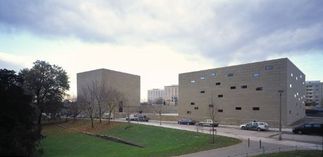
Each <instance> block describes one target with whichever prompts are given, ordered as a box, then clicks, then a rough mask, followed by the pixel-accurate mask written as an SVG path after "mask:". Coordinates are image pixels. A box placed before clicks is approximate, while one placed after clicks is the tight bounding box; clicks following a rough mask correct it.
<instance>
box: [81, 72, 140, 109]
mask: <svg viewBox="0 0 323 157" xmlns="http://www.w3.org/2000/svg"><path fill="white" fill-rule="evenodd" d="M93 83H97V84H98V85H104V87H105V88H106V89H114V90H117V91H118V92H120V93H121V94H122V95H123V96H124V98H125V101H124V102H120V104H119V106H118V109H117V110H119V111H120V112H126V111H127V110H132V109H133V110H137V109H138V107H139V106H140V76H138V75H133V74H128V73H123V72H118V71H113V70H108V69H97V70H92V71H86V72H81V73H77V95H78V96H80V95H82V94H83V93H84V91H85V90H88V87H91V86H92V84H93Z"/></svg>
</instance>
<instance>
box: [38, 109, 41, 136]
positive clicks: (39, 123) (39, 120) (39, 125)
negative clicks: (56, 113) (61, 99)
mask: <svg viewBox="0 0 323 157" xmlns="http://www.w3.org/2000/svg"><path fill="white" fill-rule="evenodd" d="M41 116H42V112H41V111H40V113H39V115H38V132H39V135H41V129H42V128H41Z"/></svg>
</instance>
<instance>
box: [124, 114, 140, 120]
mask: <svg viewBox="0 0 323 157" xmlns="http://www.w3.org/2000/svg"><path fill="white" fill-rule="evenodd" d="M137 119H138V114H130V115H129V117H128V116H127V117H126V120H130V121H132V120H137Z"/></svg>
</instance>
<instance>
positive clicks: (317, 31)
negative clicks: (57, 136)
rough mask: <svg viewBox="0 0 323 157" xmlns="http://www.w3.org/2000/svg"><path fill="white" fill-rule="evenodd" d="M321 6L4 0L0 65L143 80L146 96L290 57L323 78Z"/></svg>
mask: <svg viewBox="0 0 323 157" xmlns="http://www.w3.org/2000/svg"><path fill="white" fill-rule="evenodd" d="M322 8H323V1H322V0H297V1H295V0H283V1H281V0H271V1H268V0H235V1H229V0H212V1H211V0H203V1H197V0H153V1H152V0H140V1H137V0H118V1H115V0H91V1H83V0H68V1H66V0H46V1H43V0H30V1H23V0H1V1H0V68H1V69H3V68H6V69H12V70H16V71H19V70H20V69H22V68H31V67H32V65H33V62H34V61H36V60H45V61H47V62H49V63H50V64H56V65H59V66H61V67H62V68H63V69H65V70H66V71H67V73H68V76H69V80H70V86H71V89H70V91H68V93H69V94H70V95H72V96H76V94H77V93H76V73H78V72H83V71H88V70H93V69H99V68H106V69H111V70H117V71H122V72H126V73H131V74H136V75H140V77H141V100H142V101H144V100H146V99H147V90H148V89H152V88H163V87H164V86H167V85H173V84H178V74H179V73H184V72H190V71H196V70H203V69H209V68H217V67H223V66H228V65H237V64H243V63H250V62H256V61H263V60H269V59H276V58H286V57H287V58H289V59H290V60H291V61H292V62H293V63H294V64H295V65H296V66H297V67H298V68H299V69H300V70H302V71H303V72H304V73H305V75H306V80H321V81H323V72H322V71H321V70H320V68H322V67H323V9H322Z"/></svg>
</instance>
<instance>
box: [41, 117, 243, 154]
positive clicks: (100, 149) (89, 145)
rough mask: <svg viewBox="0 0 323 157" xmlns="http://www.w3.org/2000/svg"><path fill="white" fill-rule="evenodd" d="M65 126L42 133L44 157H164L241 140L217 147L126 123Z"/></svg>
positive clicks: (202, 138)
mask: <svg viewBox="0 0 323 157" xmlns="http://www.w3.org/2000/svg"><path fill="white" fill-rule="evenodd" d="M62 125H64V126H65V127H67V128H68V129H63V128H60V127H58V126H56V125H48V126H45V127H44V130H43V131H44V132H43V133H44V134H45V135H46V138H45V139H44V140H43V141H42V142H41V146H42V148H43V149H44V154H43V156H45V157H50V156H78V157H82V156H95V157H100V156H109V157H110V156H111V157H128V156H129V157H130V156H140V157H144V156H154V157H158V156H163V157H164V156H174V155H180V154H187V153H192V152H197V151H201V150H207V149H214V148H220V147H225V146H229V145H233V144H237V143H239V142H240V140H238V139H234V138H229V137H223V136H216V138H215V139H216V143H215V144H211V143H210V142H211V136H210V135H206V134H201V133H195V132H189V131H181V130H176V129H167V128H160V127H154V126H146V125H136V124H131V127H128V128H127V126H128V124H127V123H113V124H112V125H109V126H108V125H106V124H105V122H103V124H101V125H99V124H96V128H95V129H91V128H90V126H89V125H90V123H89V122H84V121H82V122H75V123H72V122H69V123H65V124H62ZM71 128H73V129H74V130H75V129H76V130H83V131H90V132H93V133H99V134H106V135H112V136H116V137H120V138H122V139H125V140H128V141H131V142H134V143H137V144H140V145H143V146H144V148H138V147H134V146H129V145H125V144H121V143H116V142H112V141H107V140H104V139H100V138H97V137H92V136H88V135H84V134H81V133H77V132H75V131H73V130H72V129H71ZM126 128H127V129H126Z"/></svg>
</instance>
